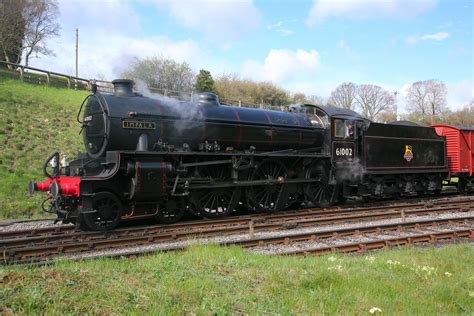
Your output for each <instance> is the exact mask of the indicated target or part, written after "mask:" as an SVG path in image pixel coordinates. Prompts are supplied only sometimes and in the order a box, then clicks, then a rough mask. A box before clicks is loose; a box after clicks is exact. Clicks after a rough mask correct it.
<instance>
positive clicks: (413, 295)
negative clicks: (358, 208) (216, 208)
mask: <svg viewBox="0 0 474 316" xmlns="http://www.w3.org/2000/svg"><path fill="white" fill-rule="evenodd" d="M473 266H474V251H473V249H472V247H471V246H470V245H458V246H449V247H445V248H405V249H400V250H394V251H384V252H379V253H374V254H369V255H367V256H365V257H364V256H342V255H333V256H325V257H308V258H302V257H267V256H263V255H253V254H249V253H248V252H247V251H245V250H241V249H238V248H219V247H216V246H200V247H194V248H191V249H189V250H187V251H184V252H179V253H162V254H157V255H154V256H149V257H143V258H138V259H117V260H114V259H101V260H92V261H84V262H63V263H57V264H55V265H52V266H47V267H34V268H25V267H12V268H5V269H3V271H1V272H0V280H2V283H3V286H2V287H1V289H0V296H2V297H3V305H4V306H3V308H4V311H7V312H11V311H13V312H14V313H20V314H23V313H26V314H34V315H37V314H58V315H61V314H77V315H80V314H106V315H110V314H119V315H120V314H130V313H133V314H137V315H146V314H159V315H168V314H172V315H173V314H179V315H183V314H189V315H195V314H199V315H209V314H218V315H223V314H239V313H241V312H243V313H248V314H250V315H255V314H265V315H266V314H268V315H274V314H282V315H289V314H316V315H319V314H332V315H341V314H342V315H344V314H359V315H370V310H371V309H372V308H375V307H376V308H379V309H381V310H382V314H386V315H436V314H439V315H456V314H459V315H469V314H471V313H472V312H473V311H474V273H473V270H472V267H473ZM469 267H470V268H469ZM0 305H1V304H0ZM375 314H378V312H375Z"/></svg>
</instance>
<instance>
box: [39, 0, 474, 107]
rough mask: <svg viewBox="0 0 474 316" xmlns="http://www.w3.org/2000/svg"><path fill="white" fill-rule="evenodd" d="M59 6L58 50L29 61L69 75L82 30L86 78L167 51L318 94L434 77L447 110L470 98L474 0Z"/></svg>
mask: <svg viewBox="0 0 474 316" xmlns="http://www.w3.org/2000/svg"><path fill="white" fill-rule="evenodd" d="M59 7H60V11H61V16H60V24H61V27H62V30H61V36H60V37H58V38H56V39H53V40H51V41H50V46H51V48H52V49H53V50H54V51H55V53H56V56H48V57H41V58H38V59H33V61H32V65H35V66H38V67H43V68H48V69H51V70H54V71H59V72H65V73H71V74H73V72H74V30H75V28H76V27H78V28H79V33H80V46H79V47H80V55H79V59H80V62H79V75H80V76H81V77H86V78H102V79H114V78H116V77H118V76H119V75H120V72H121V71H122V70H123V69H124V68H125V67H126V65H128V64H129V63H130V61H131V60H132V59H133V58H134V57H140V58H142V57H148V56H165V57H168V58H173V59H175V60H177V61H186V62H188V63H189V64H190V65H191V67H192V68H193V69H194V70H195V71H196V72H197V71H199V69H207V70H210V71H211V73H212V74H213V75H214V76H218V75H219V74H223V73H236V74H239V75H241V76H242V77H243V78H250V79H254V80H265V81H272V82H274V83H276V84H277V85H279V86H282V87H284V88H286V89H288V90H289V91H291V92H304V93H306V94H308V95H319V96H322V97H328V96H329V95H330V93H331V91H332V90H333V89H334V88H335V87H336V86H337V85H338V84H340V83H342V82H347V81H352V82H354V83H359V84H362V83H368V84H377V85H380V86H382V87H383V88H385V89H387V90H389V91H398V92H400V93H401V95H402V96H403V93H404V92H405V91H406V89H407V87H408V86H409V85H410V84H411V83H413V82H415V81H418V80H427V79H438V80H441V81H443V82H445V83H446V84H447V86H448V106H449V107H450V108H451V109H459V108H461V107H462V106H463V105H465V104H467V103H468V102H469V101H470V100H471V99H472V98H473V93H474V88H473V86H474V84H473V73H474V68H473V67H474V66H473V57H472V53H473V46H474V39H473V4H472V2H471V1H470V0H444V1H442V0H293V1H270V0H254V1H252V0H174V1H173V0H137V1H126V0H123V1H118V0H117V1H112V0H109V1H92V0H89V1H79V0H68V1H66V0H64V1H60V3H59ZM399 103H401V105H402V108H403V98H400V100H399Z"/></svg>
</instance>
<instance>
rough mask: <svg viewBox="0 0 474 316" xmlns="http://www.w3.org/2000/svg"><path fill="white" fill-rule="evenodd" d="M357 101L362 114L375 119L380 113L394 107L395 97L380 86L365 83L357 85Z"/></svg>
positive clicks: (372, 119)
mask: <svg viewBox="0 0 474 316" xmlns="http://www.w3.org/2000/svg"><path fill="white" fill-rule="evenodd" d="M356 102H357V106H358V107H359V108H360V110H361V111H362V114H363V115H364V116H365V117H366V118H368V119H369V120H371V121H375V120H376V119H377V116H378V115H379V113H381V112H382V111H386V110H389V109H391V108H392V107H393V105H394V104H395V98H394V97H393V95H392V94H391V93H390V92H388V91H386V90H384V89H382V88H381V87H379V86H376V85H371V84H363V85H359V86H357V96H356Z"/></svg>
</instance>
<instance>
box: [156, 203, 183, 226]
mask: <svg viewBox="0 0 474 316" xmlns="http://www.w3.org/2000/svg"><path fill="white" fill-rule="evenodd" d="M185 210H186V203H185V201H184V198H181V197H175V198H170V199H168V200H165V201H162V202H160V203H158V214H157V215H156V219H157V220H158V221H159V222H160V223H163V224H172V223H176V222H177V221H179V220H180V219H181V218H182V217H183V215H184V212H185Z"/></svg>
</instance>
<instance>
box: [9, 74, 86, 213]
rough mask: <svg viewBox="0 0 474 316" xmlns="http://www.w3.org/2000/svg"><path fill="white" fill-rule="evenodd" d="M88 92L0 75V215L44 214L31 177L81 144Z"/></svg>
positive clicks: (72, 156) (69, 153) (37, 175)
mask: <svg viewBox="0 0 474 316" xmlns="http://www.w3.org/2000/svg"><path fill="white" fill-rule="evenodd" d="M87 94H88V92H86V91H75V90H67V89H58V88H50V87H46V86H37V85H31V84H26V83H22V82H20V81H16V80H10V79H6V78H5V77H2V76H0V144H1V146H2V149H1V151H0V218H1V219H6V218H32V217H33V218H34V217H45V213H43V212H42V211H41V210H40V204H41V202H42V199H44V195H43V194H37V195H35V196H34V197H32V198H30V197H28V196H27V188H28V181H29V180H30V179H35V180H41V179H43V178H44V176H43V175H42V172H41V167H42V165H43V162H44V160H45V159H46V158H47V157H48V156H49V155H50V154H51V153H52V152H54V151H55V150H61V151H62V152H64V153H66V154H67V156H68V157H70V158H74V157H75V155H76V154H77V153H78V152H79V151H80V150H81V149H82V137H81V135H79V129H80V126H79V124H78V123H77V122H76V114H77V111H78V110H79V107H80V105H81V102H82V100H83V99H84V98H85V97H86V96H87Z"/></svg>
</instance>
